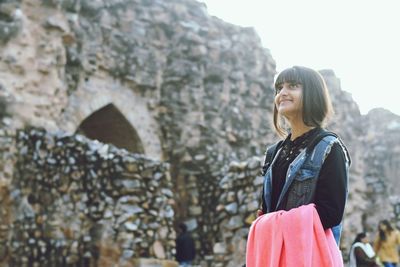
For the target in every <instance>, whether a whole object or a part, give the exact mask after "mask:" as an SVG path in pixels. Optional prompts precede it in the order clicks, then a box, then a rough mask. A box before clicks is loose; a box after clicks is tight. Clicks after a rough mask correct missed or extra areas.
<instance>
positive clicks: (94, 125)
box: [76, 104, 144, 154]
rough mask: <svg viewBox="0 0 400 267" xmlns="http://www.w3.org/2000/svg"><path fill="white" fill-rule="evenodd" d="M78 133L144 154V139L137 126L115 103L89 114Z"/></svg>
mask: <svg viewBox="0 0 400 267" xmlns="http://www.w3.org/2000/svg"><path fill="white" fill-rule="evenodd" d="M76 133H78V134H82V135H85V136H86V137H88V138H90V139H94V140H98V141H100V142H102V143H109V144H113V145H115V146H116V147H118V148H125V149H126V150H128V151H130V152H133V153H140V154H144V149H143V144H142V141H141V139H140V138H139V135H138V134H137V132H136V130H135V128H134V127H132V125H131V124H130V123H129V121H128V120H127V119H126V118H125V116H124V115H123V114H122V113H121V112H120V111H119V110H118V109H117V108H116V107H115V106H114V105H113V104H108V105H106V106H104V107H102V108H100V109H99V110H97V111H95V112H93V113H92V114H91V115H89V116H88V117H87V118H86V119H84V120H83V121H82V123H81V124H80V125H79V127H78V129H77V131H76Z"/></svg>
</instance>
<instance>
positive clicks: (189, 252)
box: [175, 223, 196, 267]
mask: <svg viewBox="0 0 400 267" xmlns="http://www.w3.org/2000/svg"><path fill="white" fill-rule="evenodd" d="M179 230H180V233H179V235H178V237H177V238H176V241H175V244H176V260H177V261H178V262H179V266H180V267H186V266H191V264H192V261H193V260H194V258H195V256H196V249H195V245H194V241H193V238H192V236H191V235H190V233H189V232H188V231H187V226H186V224H184V223H180V224H179Z"/></svg>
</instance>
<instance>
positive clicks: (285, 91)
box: [280, 86, 288, 95]
mask: <svg viewBox="0 0 400 267" xmlns="http://www.w3.org/2000/svg"><path fill="white" fill-rule="evenodd" d="M287 91H288V90H287V87H286V86H283V87H282V89H281V91H280V94H281V95H286V94H287Z"/></svg>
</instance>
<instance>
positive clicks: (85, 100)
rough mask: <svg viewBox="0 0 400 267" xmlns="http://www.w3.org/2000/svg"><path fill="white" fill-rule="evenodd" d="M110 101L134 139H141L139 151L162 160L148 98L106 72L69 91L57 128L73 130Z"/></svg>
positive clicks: (157, 132) (159, 143)
mask: <svg viewBox="0 0 400 267" xmlns="http://www.w3.org/2000/svg"><path fill="white" fill-rule="evenodd" d="M110 104H112V106H113V107H114V108H115V109H116V110H118V112H120V114H122V116H123V117H124V118H125V119H126V121H127V122H128V123H129V125H130V127H132V128H133V129H134V130H135V131H136V134H137V138H138V140H141V142H140V143H141V144H142V150H143V154H145V155H146V156H147V157H149V158H153V159H156V160H162V152H161V151H162V150H161V142H160V138H159V127H158V124H157V122H156V120H155V119H154V114H153V113H152V111H151V110H150V109H149V108H148V99H146V98H144V97H142V96H140V95H138V94H136V93H135V92H134V91H132V90H131V89H129V88H127V87H125V86H123V85H121V84H119V83H117V82H116V81H115V80H114V79H112V78H111V77H108V76H107V75H104V76H103V77H91V79H90V80H89V81H88V82H85V83H84V84H82V86H81V87H80V88H79V89H78V90H77V91H75V92H74V93H73V94H71V95H70V96H69V98H68V105H67V106H66V108H65V109H64V113H63V115H62V116H61V117H60V118H59V120H58V121H57V124H58V125H59V127H60V129H63V130H65V131H68V132H75V131H76V130H77V129H78V128H79V127H80V126H81V124H82V123H83V122H84V120H86V119H87V118H89V117H90V116H91V115H92V114H94V113H95V112H96V111H99V110H101V109H102V108H105V107H107V106H108V105H110ZM108 108H110V107H108ZM114 111H115V110H114Z"/></svg>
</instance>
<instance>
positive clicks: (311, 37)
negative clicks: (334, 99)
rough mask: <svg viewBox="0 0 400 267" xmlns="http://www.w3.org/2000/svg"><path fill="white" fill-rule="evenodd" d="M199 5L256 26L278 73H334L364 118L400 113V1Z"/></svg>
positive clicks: (246, 0) (214, 1) (223, 0)
mask: <svg viewBox="0 0 400 267" xmlns="http://www.w3.org/2000/svg"><path fill="white" fill-rule="evenodd" d="M199 1H200V2H203V3H205V4H206V5H207V10H208V13H209V14H210V15H213V16H216V17H219V18H221V19H222V20H224V21H226V22H229V23H232V24H236V25H240V26H246V27H247V26H250V27H253V28H254V29H255V30H256V32H257V33H258V35H259V36H260V38H261V41H262V44H263V46H264V47H265V48H268V49H269V50H270V51H271V54H272V57H273V58H274V59H275V61H276V64H277V71H278V72H279V71H281V70H283V69H285V68H287V67H291V66H293V65H302V66H307V67H310V68H313V69H316V70H321V69H332V70H333V71H334V72H335V74H336V76H337V77H338V78H339V79H340V80H341V86H342V90H344V91H347V92H349V93H351V95H352V97H353V99H354V100H355V101H356V102H357V104H358V106H359V108H360V111H361V113H362V114H366V113H368V111H369V110H371V109H373V108H377V107H382V108H385V109H388V110H390V111H391V112H393V113H395V114H397V115H400V103H399V102H400V101H399V99H400V82H398V81H397V79H398V78H400V15H399V10H400V2H399V1H398V0H364V1H362V0H335V1H332V0H330V1H328V0H199ZM397 96H398V97H397Z"/></svg>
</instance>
